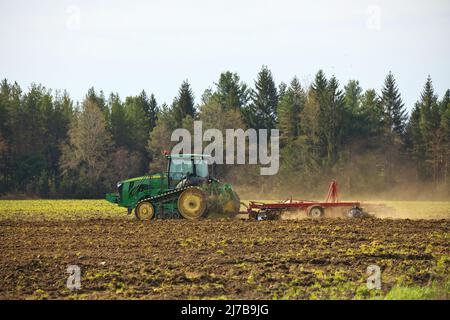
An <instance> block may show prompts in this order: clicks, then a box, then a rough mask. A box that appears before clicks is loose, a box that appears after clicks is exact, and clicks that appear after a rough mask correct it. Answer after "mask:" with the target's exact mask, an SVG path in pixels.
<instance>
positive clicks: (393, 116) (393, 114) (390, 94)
mask: <svg viewBox="0 0 450 320" xmlns="http://www.w3.org/2000/svg"><path fill="white" fill-rule="evenodd" d="M381 104H382V106H383V110H384V124H385V126H386V129H387V130H388V132H389V133H391V132H395V133H397V134H398V135H400V136H402V135H403V134H404V129H405V125H406V120H407V115H406V110H405V108H404V104H403V101H402V99H401V96H400V93H399V91H398V87H397V84H396V81H395V79H394V76H393V75H392V73H391V72H389V74H388V75H387V76H386V79H385V81H384V87H383V89H382V90H381Z"/></svg>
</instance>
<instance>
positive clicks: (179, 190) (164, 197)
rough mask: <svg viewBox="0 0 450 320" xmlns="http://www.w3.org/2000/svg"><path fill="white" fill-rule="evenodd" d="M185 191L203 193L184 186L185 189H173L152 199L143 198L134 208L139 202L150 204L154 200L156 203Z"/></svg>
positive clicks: (195, 187)
mask: <svg viewBox="0 0 450 320" xmlns="http://www.w3.org/2000/svg"><path fill="white" fill-rule="evenodd" d="M186 189H198V190H200V191H202V192H203V190H202V189H200V188H199V187H197V186H185V187H181V188H177V189H173V190H170V191H167V192H164V193H161V194H158V195H156V196H153V197H148V198H144V199H142V200H139V201H138V203H137V204H136V207H137V206H138V205H139V204H140V203H141V202H145V201H150V202H151V201H155V200H156V202H158V201H160V200H165V199H168V198H170V197H171V196H172V195H175V194H177V193H181V192H182V191H184V190H186Z"/></svg>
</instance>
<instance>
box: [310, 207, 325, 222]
mask: <svg viewBox="0 0 450 320" xmlns="http://www.w3.org/2000/svg"><path fill="white" fill-rule="evenodd" d="M308 216H309V217H310V218H312V219H319V218H322V217H323V208H322V207H321V206H313V207H311V208H310V209H309V210H308Z"/></svg>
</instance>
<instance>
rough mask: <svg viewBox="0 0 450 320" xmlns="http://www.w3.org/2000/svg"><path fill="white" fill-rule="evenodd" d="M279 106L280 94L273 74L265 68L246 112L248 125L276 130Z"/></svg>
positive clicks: (259, 75)
mask: <svg viewBox="0 0 450 320" xmlns="http://www.w3.org/2000/svg"><path fill="white" fill-rule="evenodd" d="M277 105H278V93H277V87H276V86H275V82H274V80H273V77H272V72H271V71H270V70H269V68H267V67H266V66H263V67H262V69H261V71H260V72H259V73H258V78H257V80H256V82H255V90H253V92H252V98H251V103H250V105H249V106H248V108H246V109H245V111H244V115H245V118H246V122H247V125H248V126H249V127H251V128H254V129H267V130H270V129H273V128H275V126H276V123H277ZM269 133H270V131H269Z"/></svg>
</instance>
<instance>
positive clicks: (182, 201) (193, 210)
mask: <svg viewBox="0 0 450 320" xmlns="http://www.w3.org/2000/svg"><path fill="white" fill-rule="evenodd" d="M205 210H206V199H205V195H204V194H203V192H202V191H201V190H200V189H196V188H191V189H187V190H185V191H183V192H182V193H181V195H180V197H179V198H178V211H180V213H181V215H182V216H183V217H184V218H186V219H189V220H196V219H198V218H200V217H201V216H202V215H203V213H205Z"/></svg>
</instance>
